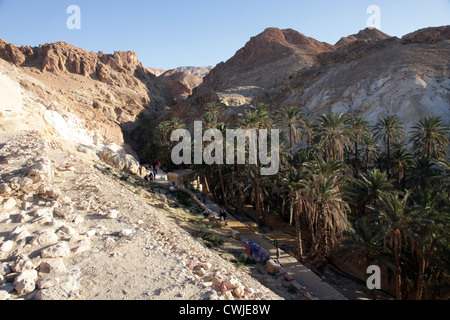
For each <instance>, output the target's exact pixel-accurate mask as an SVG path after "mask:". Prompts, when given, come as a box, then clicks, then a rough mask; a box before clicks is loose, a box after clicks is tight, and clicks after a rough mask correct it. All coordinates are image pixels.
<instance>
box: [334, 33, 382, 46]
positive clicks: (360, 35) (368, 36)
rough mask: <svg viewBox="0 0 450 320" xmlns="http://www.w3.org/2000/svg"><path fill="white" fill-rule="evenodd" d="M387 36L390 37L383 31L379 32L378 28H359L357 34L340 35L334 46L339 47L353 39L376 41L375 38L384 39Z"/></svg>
mask: <svg viewBox="0 0 450 320" xmlns="http://www.w3.org/2000/svg"><path fill="white" fill-rule="evenodd" d="M389 38H391V36H389V35H387V34H385V33H384V32H381V31H380V30H378V29H375V28H372V29H371V28H366V29H364V30H361V31H360V32H358V33H357V34H352V35H349V36H347V37H342V38H341V39H340V40H339V41H338V42H337V43H336V44H335V46H336V47H338V48H339V47H342V46H345V45H347V44H349V43H351V42H354V41H364V40H368V41H376V40H384V39H389Z"/></svg>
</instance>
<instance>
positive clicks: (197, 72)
mask: <svg viewBox="0 0 450 320" xmlns="http://www.w3.org/2000/svg"><path fill="white" fill-rule="evenodd" d="M213 68H214V67H212V66H209V67H178V68H175V69H176V70H178V71H182V72H187V73H190V74H192V75H193V76H195V77H197V78H200V79H203V78H204V77H206V76H207V75H208V73H209V72H210V71H211V70H212V69H213Z"/></svg>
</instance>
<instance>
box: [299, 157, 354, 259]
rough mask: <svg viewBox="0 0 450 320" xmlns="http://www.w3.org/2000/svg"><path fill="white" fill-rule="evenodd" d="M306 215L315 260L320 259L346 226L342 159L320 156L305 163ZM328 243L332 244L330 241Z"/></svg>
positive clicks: (346, 209) (332, 244)
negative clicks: (322, 157)
mask: <svg viewBox="0 0 450 320" xmlns="http://www.w3.org/2000/svg"><path fill="white" fill-rule="evenodd" d="M308 167H309V170H308V171H309V172H308V177H307V181H308V184H307V186H306V187H305V201H304V203H305V208H304V209H305V216H306V218H307V221H308V224H309V226H310V228H311V230H313V231H312V234H311V236H312V239H311V240H312V241H311V243H312V244H313V246H314V248H313V254H314V255H316V258H315V262H320V261H323V259H324V258H325V257H326V256H327V255H328V254H329V253H330V251H331V249H332V248H333V247H334V245H335V244H336V242H337V241H339V239H341V238H342V236H343V234H344V232H345V231H346V230H347V229H348V227H349V224H348V219H347V213H348V211H349V206H348V204H347V203H346V202H345V201H344V199H343V198H344V193H343V184H344V177H343V176H342V175H341V174H340V172H342V170H343V168H344V166H343V164H342V162H339V161H335V160H330V161H328V162H325V161H324V160H322V159H320V158H316V160H315V161H314V162H313V163H311V164H309V165H308ZM330 242H331V243H330Z"/></svg>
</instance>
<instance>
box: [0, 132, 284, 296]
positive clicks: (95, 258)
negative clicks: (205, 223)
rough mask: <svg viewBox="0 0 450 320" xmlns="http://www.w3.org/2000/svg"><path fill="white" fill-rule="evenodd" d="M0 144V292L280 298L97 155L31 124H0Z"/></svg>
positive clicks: (158, 196) (158, 198)
mask: <svg viewBox="0 0 450 320" xmlns="http://www.w3.org/2000/svg"><path fill="white" fill-rule="evenodd" d="M0 146H1V147H0V159H1V162H0V235H1V236H0V300H6V299H17V298H22V299H37V300H66V299H83V300H96V299H100V300H124V299H125V300H145V299H164V300H180V299H181V300H202V299H265V300H266V299H281V297H280V296H278V295H277V294H274V293H273V292H272V291H271V290H269V289H267V288H266V287H264V286H263V285H261V284H260V283H259V282H258V281H256V280H255V279H253V278H251V277H250V276H249V275H248V274H246V273H245V272H242V271H240V270H238V269H236V268H235V267H234V266H233V265H232V264H231V263H230V262H229V261H226V260H224V259H222V258H221V257H219V256H218V255H217V254H214V253H213V252H211V251H210V250H209V249H208V248H207V247H206V246H205V245H204V244H202V243H200V242H199V241H197V240H196V239H194V238H193V237H191V235H190V234H188V233H187V232H185V231H183V230H182V229H180V228H179V227H178V226H177V225H175V224H174V223H172V222H170V221H169V220H168V219H167V218H165V217H164V216H163V214H162V213H161V212H159V211H158V209H156V208H154V207H151V206H149V205H148V204H147V203H146V202H145V201H144V200H143V198H141V197H139V196H138V195H136V193H135V192H132V191H131V190H129V189H128V188H127V185H126V184H122V183H120V180H118V179H117V180H116V179H114V178H113V177H112V176H110V175H109V174H108V172H110V171H111V170H112V169H111V168H109V169H108V170H107V169H106V168H105V166H104V164H102V163H101V162H98V159H97V160H96V159H95V158H94V157H91V156H90V155H83V154H80V153H78V152H75V153H72V152H68V151H67V150H66V149H65V148H64V147H63V146H61V145H58V144H57V143H55V142H54V141H52V140H48V139H45V138H43V137H42V135H41V134H40V133H39V132H36V131H26V132H25V131H22V132H9V133H3V132H2V133H0ZM147 196H148V197H151V199H152V201H156V202H159V203H161V204H163V206H164V203H165V202H167V201H168V200H169V198H170V197H171V196H170V195H166V194H163V193H159V192H153V193H152V194H148V195H147ZM166 197H167V198H166ZM170 201H173V200H170ZM223 283H225V285H226V286H227V288H229V290H227V291H222V289H221V285H222V284H223Z"/></svg>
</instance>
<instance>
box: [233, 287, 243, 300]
mask: <svg viewBox="0 0 450 320" xmlns="http://www.w3.org/2000/svg"><path fill="white" fill-rule="evenodd" d="M234 294H235V295H236V297H238V298H242V297H243V296H244V295H245V289H244V288H243V287H237V288H236V289H234Z"/></svg>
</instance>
